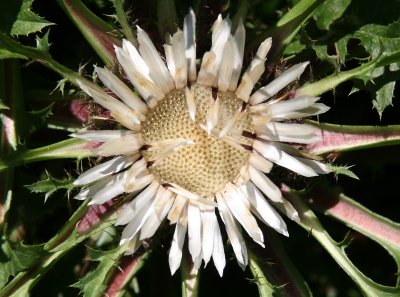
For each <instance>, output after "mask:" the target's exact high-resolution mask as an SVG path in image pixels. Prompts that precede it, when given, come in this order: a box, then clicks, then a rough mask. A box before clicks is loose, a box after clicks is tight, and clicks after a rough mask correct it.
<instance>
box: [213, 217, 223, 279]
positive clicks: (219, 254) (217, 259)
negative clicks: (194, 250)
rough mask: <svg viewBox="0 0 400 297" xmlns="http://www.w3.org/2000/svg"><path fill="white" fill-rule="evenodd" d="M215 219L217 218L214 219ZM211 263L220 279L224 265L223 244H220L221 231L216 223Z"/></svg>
mask: <svg viewBox="0 0 400 297" xmlns="http://www.w3.org/2000/svg"><path fill="white" fill-rule="evenodd" d="M215 219H217V218H215ZM212 257H213V261H214V265H215V267H216V268H217V270H218V273H219V275H220V276H221V277H222V274H223V272H224V268H225V265H226V259H225V251H224V243H223V242H222V236H221V231H220V229H219V224H218V221H217V222H216V224H215V228H214V248H213V255H212Z"/></svg>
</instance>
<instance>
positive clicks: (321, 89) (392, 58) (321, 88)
mask: <svg viewBox="0 0 400 297" xmlns="http://www.w3.org/2000/svg"><path fill="white" fill-rule="evenodd" d="M399 61H400V51H397V52H394V53H391V54H388V55H382V56H380V57H378V58H376V59H374V60H371V61H370V62H368V63H365V64H363V65H361V66H359V67H357V68H354V69H351V70H348V71H343V72H339V73H334V74H331V75H330V76H328V77H325V78H323V79H321V80H319V81H316V82H313V83H309V84H306V85H304V86H303V87H301V88H299V89H297V91H296V95H297V96H299V95H309V96H319V95H321V94H323V93H325V92H327V91H329V90H332V89H334V88H335V87H337V86H338V85H340V84H342V83H344V82H345V81H348V80H350V79H353V78H363V76H365V75H368V74H369V73H372V71H373V70H374V69H375V68H378V67H382V66H386V65H389V64H392V63H398V62H399Z"/></svg>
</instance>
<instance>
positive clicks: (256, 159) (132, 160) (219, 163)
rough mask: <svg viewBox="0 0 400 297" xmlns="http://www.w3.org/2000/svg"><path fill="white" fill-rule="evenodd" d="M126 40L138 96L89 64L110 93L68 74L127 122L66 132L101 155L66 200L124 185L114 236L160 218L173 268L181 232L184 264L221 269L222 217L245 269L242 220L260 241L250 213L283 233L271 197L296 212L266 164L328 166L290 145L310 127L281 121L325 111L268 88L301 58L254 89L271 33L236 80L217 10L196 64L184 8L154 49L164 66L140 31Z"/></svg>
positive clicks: (118, 190) (240, 49) (122, 54)
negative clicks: (119, 228)
mask: <svg viewBox="0 0 400 297" xmlns="http://www.w3.org/2000/svg"><path fill="white" fill-rule="evenodd" d="M137 39H138V42H139V46H138V48H135V47H134V46H133V45H132V43H130V42H129V41H127V40H123V43H122V47H115V53H116V56H117V59H118V62H119V64H120V66H121V67H122V70H123V74H124V75H125V76H126V77H127V79H128V80H129V81H130V83H131V84H132V85H133V87H134V89H135V90H136V91H137V92H138V93H139V94H140V98H139V97H138V96H136V95H135V93H134V92H133V91H132V89H131V87H130V86H128V85H127V84H125V83H124V82H123V79H121V78H120V77H118V76H117V75H115V74H114V73H113V72H111V71H110V70H109V69H106V68H100V67H96V72H97V75H98V77H99V78H100V80H101V81H102V82H103V84H104V86H105V87H106V88H108V89H109V91H111V92H112V93H113V94H115V96H111V95H109V93H107V92H105V91H104V90H103V89H102V88H101V87H99V86H97V85H95V84H93V83H90V82H87V81H79V82H78V83H79V85H80V87H81V88H82V90H84V91H85V92H86V93H87V94H88V95H90V96H91V97H92V98H93V99H94V100H95V101H96V102H97V103H99V104H100V105H102V106H103V107H105V108H106V109H108V110H109V111H110V112H111V116H112V117H113V118H114V119H115V120H116V121H117V122H119V123H120V124H121V125H122V126H124V127H125V128H126V129H125V130H100V131H85V132H80V133H76V134H73V136H74V137H78V138H83V139H87V140H90V141H96V142H100V143H102V144H101V145H100V146H99V147H98V148H97V149H96V154H97V155H98V156H104V157H112V158H111V159H110V160H108V161H106V162H104V163H102V164H100V165H98V166H95V167H93V168H91V169H89V170H88V171H86V172H84V173H83V174H81V176H80V177H79V178H78V179H77V180H76V181H75V184H76V185H79V186H82V187H83V188H82V190H81V192H80V193H79V194H78V195H77V196H76V197H75V198H77V199H90V202H89V203H90V204H103V203H105V202H107V201H109V200H111V199H112V198H114V197H116V196H118V195H121V194H125V193H131V194H129V195H131V196H130V197H132V199H131V201H129V202H128V203H127V204H126V205H124V206H123V207H122V208H121V210H120V211H119V214H118V218H117V222H116V224H117V225H126V227H125V229H124V231H123V233H122V239H121V243H122V244H123V243H125V242H130V250H129V252H130V253H133V252H134V251H135V250H136V249H137V248H138V246H139V245H140V242H141V241H142V240H144V239H146V238H150V237H152V236H153V235H154V234H155V232H156V231H157V229H158V227H159V226H160V224H161V223H162V222H163V221H164V219H165V218H167V220H169V222H170V224H173V225H175V232H174V235H173V239H172V245H171V248H170V252H169V264H170V268H171V272H172V273H174V272H175V271H176V269H177V268H178V267H179V265H180V262H181V258H182V249H183V245H184V241H185V237H186V234H188V248H189V252H190V254H191V256H192V260H193V263H194V267H195V269H198V268H199V267H200V265H201V263H202V261H203V260H204V262H205V264H207V263H208V262H209V261H210V259H211V258H213V261H214V264H215V266H216V268H217V270H218V272H219V273H220V275H222V273H223V269H224V267H225V254H224V245H223V240H222V234H221V229H220V225H222V224H224V225H225V229H226V233H227V235H228V237H229V240H230V242H231V245H232V247H233V251H234V253H235V255H236V258H237V261H238V263H239V264H240V265H241V266H245V265H247V262H248V258H247V250H246V245H245V242H244V240H243V236H242V228H243V229H244V230H245V231H246V232H247V233H248V234H249V236H250V237H251V238H252V239H253V240H254V241H255V242H257V243H258V244H260V245H261V246H264V238H263V233H262V231H261V229H260V228H259V226H258V224H259V221H261V222H263V223H265V224H267V225H268V226H270V227H271V228H273V229H275V230H276V231H278V232H279V233H281V234H283V235H286V236H287V235H288V231H287V228H286V224H285V222H284V221H283V219H282V218H281V216H280V215H279V214H278V212H277V211H276V210H275V209H274V207H272V206H271V205H278V206H281V209H282V210H283V211H284V213H286V214H287V215H288V216H289V217H290V218H291V219H296V218H297V217H298V214H297V212H296V210H295V209H294V208H293V207H292V206H291V205H290V203H289V202H288V201H286V200H285V199H284V198H283V197H282V194H281V192H280V190H279V188H278V187H277V186H276V185H275V184H274V183H273V182H272V181H271V180H270V179H269V178H268V177H267V175H266V174H268V173H269V172H270V170H271V168H272V166H273V163H275V164H277V165H279V166H282V167H286V168H288V169H290V170H291V171H294V172H296V173H298V174H300V175H303V176H306V177H311V176H316V175H318V174H323V173H328V172H329V170H328V169H327V167H326V166H325V165H324V164H323V163H321V162H318V161H316V160H313V159H309V158H307V156H305V155H304V154H302V152H301V151H300V150H298V148H297V147H298V146H299V145H302V144H310V143H314V142H315V141H317V140H318V137H317V136H316V135H315V130H314V128H312V127H310V126H307V125H304V124H299V123H291V122H289V121H288V120H292V119H299V118H303V117H307V116H312V115H317V114H320V113H323V112H325V111H327V110H328V107H327V106H325V105H323V104H321V103H316V102H317V101H318V98H314V97H310V96H298V97H295V98H291V99H288V100H279V99H277V98H276V96H275V95H277V94H278V93H279V92H280V91H281V90H282V89H284V88H285V87H286V86H287V85H288V84H290V83H291V82H293V81H295V80H296V79H298V77H299V76H300V75H301V74H302V73H303V71H304V70H305V68H306V67H307V65H308V62H306V63H301V64H297V65H294V66H292V67H290V68H289V69H287V70H286V71H284V72H283V73H282V74H281V75H280V76H279V77H277V78H276V79H274V80H273V81H271V82H270V83H269V84H267V85H266V86H264V87H261V88H259V89H258V90H255V91H253V89H254V87H255V84H256V83H257V81H258V80H259V79H260V77H261V75H262V74H263V72H264V70H265V68H264V63H265V59H266V57H267V54H268V51H269V49H270V48H271V43H272V40H271V39H270V38H268V39H266V40H265V41H264V42H263V43H262V44H261V45H260V47H259V49H258V51H257V53H256V55H255V57H254V58H253V60H252V61H251V63H250V65H249V66H248V68H247V70H246V71H245V72H244V73H243V75H242V76H241V75H240V74H241V70H242V63H243V53H244V44H245V29H244V26H243V24H242V23H239V25H238V28H237V29H236V31H235V32H234V34H232V33H231V24H230V21H229V19H222V17H221V16H219V17H218V19H217V20H216V21H215V23H214V26H213V28H212V46H211V49H210V51H208V52H206V53H205V54H204V56H203V58H202V60H201V66H200V69H199V71H198V72H197V69H196V43H195V16H194V13H193V11H190V13H189V14H188V15H187V16H186V17H185V20H184V27H183V31H181V30H178V31H177V32H176V33H175V34H173V35H172V36H169V38H168V40H167V43H166V44H165V45H164V50H165V59H166V63H164V60H163V58H162V57H161V56H160V54H159V53H158V51H157V50H156V48H155V47H154V45H153V43H152V42H151V40H150V38H149V36H148V35H147V34H146V32H144V31H143V30H142V29H140V28H138V30H137ZM116 97H117V98H118V99H117V98H116ZM217 216H219V217H220V218H221V221H222V222H220V221H219V220H218V218H217ZM256 218H258V220H257V219H256ZM129 252H128V253H129Z"/></svg>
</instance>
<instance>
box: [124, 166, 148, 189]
mask: <svg viewBox="0 0 400 297" xmlns="http://www.w3.org/2000/svg"><path fill="white" fill-rule="evenodd" d="M153 181H154V176H153V174H151V173H150V172H149V171H148V170H145V171H144V172H143V173H142V174H141V176H140V177H138V178H136V180H135V181H134V182H132V181H129V180H128V181H127V182H126V183H125V192H127V193H134V192H136V191H140V190H142V189H143V188H145V187H146V186H148V185H149V184H150V183H152V182H153ZM128 182H129V183H128Z"/></svg>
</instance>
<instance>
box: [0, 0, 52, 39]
mask: <svg viewBox="0 0 400 297" xmlns="http://www.w3.org/2000/svg"><path fill="white" fill-rule="evenodd" d="M5 2H7V1H5ZM32 4H33V0H23V1H22V5H21V9H20V10H19V13H18V15H17V18H16V20H15V22H14V23H13V25H12V28H11V31H10V32H9V33H10V34H11V35H28V34H30V33H35V32H40V31H41V30H42V29H43V28H45V27H47V26H50V25H54V24H53V23H51V22H48V21H46V20H45V19H44V18H42V17H41V16H39V15H37V14H36V13H34V12H33V11H32V10H31V7H32ZM7 33H8V32H7Z"/></svg>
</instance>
